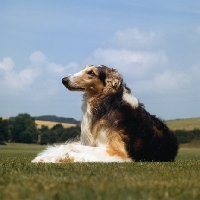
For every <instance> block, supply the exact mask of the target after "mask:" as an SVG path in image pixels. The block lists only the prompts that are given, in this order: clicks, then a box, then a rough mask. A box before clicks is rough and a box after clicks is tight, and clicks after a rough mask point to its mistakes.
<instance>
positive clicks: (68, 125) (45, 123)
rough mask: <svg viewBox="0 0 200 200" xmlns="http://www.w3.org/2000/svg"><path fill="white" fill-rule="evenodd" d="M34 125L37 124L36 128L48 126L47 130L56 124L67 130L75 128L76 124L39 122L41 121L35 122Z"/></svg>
mask: <svg viewBox="0 0 200 200" xmlns="http://www.w3.org/2000/svg"><path fill="white" fill-rule="evenodd" d="M35 123H36V124H37V127H38V128H41V126H42V125H45V126H48V127H49V128H52V127H53V126H55V125H56V124H62V125H63V127H64V128H69V127H72V126H76V124H67V123H59V122H50V121H41V120H35Z"/></svg>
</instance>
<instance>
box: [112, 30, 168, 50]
mask: <svg viewBox="0 0 200 200" xmlns="http://www.w3.org/2000/svg"><path fill="white" fill-rule="evenodd" d="M111 43H112V45H115V46H118V47H121V48H126V49H137V50H141V49H142V50H147V49H151V50H152V49H157V48H160V46H161V45H163V44H164V43H165V39H164V36H163V34H162V32H161V31H151V32H148V33H145V32H141V31H140V30H138V29H137V28H133V29H126V30H120V31H117V32H116V33H115V35H114V37H113V39H112V41H111Z"/></svg>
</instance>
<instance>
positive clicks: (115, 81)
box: [105, 69, 122, 92]
mask: <svg viewBox="0 0 200 200" xmlns="http://www.w3.org/2000/svg"><path fill="white" fill-rule="evenodd" d="M121 81H122V78H121V76H120V74H119V73H118V72H117V70H114V69H111V70H109V71H108V72H107V77H106V81H105V82H106V89H107V91H112V92H114V91H116V90H118V88H119V86H120V85H121Z"/></svg>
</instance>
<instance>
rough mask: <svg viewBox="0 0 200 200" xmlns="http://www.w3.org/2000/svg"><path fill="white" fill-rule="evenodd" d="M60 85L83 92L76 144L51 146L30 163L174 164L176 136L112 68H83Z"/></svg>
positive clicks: (63, 80) (64, 79) (100, 66)
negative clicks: (150, 112) (141, 162)
mask: <svg viewBox="0 0 200 200" xmlns="http://www.w3.org/2000/svg"><path fill="white" fill-rule="evenodd" d="M62 83H63V84H64V85H65V86H66V88H68V89H69V90H71V91H81V92H84V95H83V105H82V111H83V118H82V122H81V136H80V142H68V143H66V144H63V145H59V146H50V147H49V148H48V149H47V150H45V151H44V152H42V153H40V154H39V155H38V156H37V157H36V158H35V159H34V160H33V161H32V162H65V161H67V162H68V161H69V162H129V161H174V159H175V157H176V155H177V151H178V142H177V138H176V137H175V135H174V134H173V133H172V132H171V131H170V130H169V129H168V128H167V126H166V125H165V124H164V123H163V122H162V121H161V120H160V119H158V118H157V117H155V116H154V115H151V114H149V113H148V112H147V111H146V110H145V108H144V106H143V104H141V103H139V101H138V100H137V99H136V98H135V97H133V96H132V95H131V91H130V89H129V88H128V87H127V86H126V84H125V83H124V82H123V79H122V77H121V75H120V74H119V73H118V72H117V71H116V70H114V69H110V68H108V67H106V66H104V65H99V66H94V65H91V66H86V67H85V68H84V69H83V70H82V71H80V72H78V73H76V74H74V75H69V76H67V77H65V78H63V79H62Z"/></svg>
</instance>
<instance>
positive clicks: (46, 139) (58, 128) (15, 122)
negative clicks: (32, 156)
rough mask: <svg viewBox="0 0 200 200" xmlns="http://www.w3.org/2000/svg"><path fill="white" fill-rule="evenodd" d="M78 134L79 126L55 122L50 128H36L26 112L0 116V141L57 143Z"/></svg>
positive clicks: (32, 119)
mask: <svg viewBox="0 0 200 200" xmlns="http://www.w3.org/2000/svg"><path fill="white" fill-rule="evenodd" d="M79 135H80V126H78V125H76V126H75V127H70V128H64V127H63V126H62V124H59V123H58V124H56V125H54V126H53V127H52V128H49V127H48V126H45V125H42V126H41V128H38V127H37V125H36V123H35V119H34V118H33V117H31V116H30V115H29V114H27V113H22V114H18V115H17V116H16V117H10V118H9V119H3V118H0V143H1V144H5V142H17V143H39V144H47V143H50V144H52V143H58V142H66V141H67V140H70V139H72V138H75V137H78V136H79Z"/></svg>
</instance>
